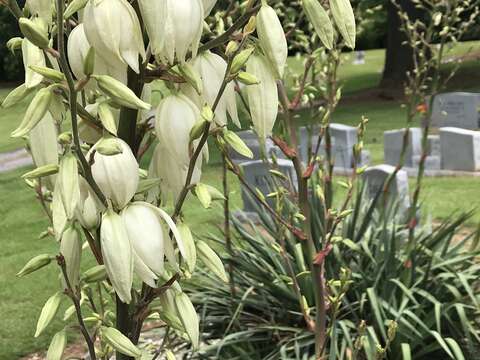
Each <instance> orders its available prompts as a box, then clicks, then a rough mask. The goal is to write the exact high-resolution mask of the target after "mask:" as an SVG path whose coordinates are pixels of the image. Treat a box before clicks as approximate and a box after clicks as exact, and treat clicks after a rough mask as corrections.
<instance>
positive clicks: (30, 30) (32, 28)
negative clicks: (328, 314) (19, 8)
mask: <svg viewBox="0 0 480 360" xmlns="http://www.w3.org/2000/svg"><path fill="white" fill-rule="evenodd" d="M18 25H19V26H20V31H21V32H22V34H23V35H24V36H25V37H26V38H27V39H28V40H29V41H30V42H31V43H32V44H33V45H35V46H38V47H39V48H40V49H45V48H48V36H47V33H46V31H45V30H44V28H43V27H42V26H41V25H40V24H38V23H36V22H34V21H32V20H30V19H27V18H26V17H22V18H20V19H19V20H18Z"/></svg>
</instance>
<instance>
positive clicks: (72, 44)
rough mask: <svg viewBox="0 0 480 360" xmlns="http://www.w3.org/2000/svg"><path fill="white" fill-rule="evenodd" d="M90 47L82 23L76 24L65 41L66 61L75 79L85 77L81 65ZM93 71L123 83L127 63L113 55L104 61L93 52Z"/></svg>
mask: <svg viewBox="0 0 480 360" xmlns="http://www.w3.org/2000/svg"><path fill="white" fill-rule="evenodd" d="M90 47H91V45H90V43H89V42H88V39H87V36H86V35H85V28H84V25H83V24H78V25H77V26H76V27H75V28H74V29H73V30H72V32H71V33H70V35H69V36H68V42H67V54H68V61H69V63H70V67H71V68H72V72H73V74H74V75H75V77H76V78H77V79H83V78H85V73H84V71H83V66H84V62H85V58H86V56H87V54H88V51H89V50H90ZM94 73H95V74H98V75H109V76H111V77H113V78H115V79H117V80H118V81H121V82H123V83H124V84H126V83H127V65H126V64H125V63H124V62H122V61H121V60H118V59H116V58H115V57H111V58H110V59H109V60H108V62H106V61H105V60H103V58H102V57H101V56H100V55H99V54H98V53H97V52H95V68H94ZM87 86H93V82H89V83H88V84H87Z"/></svg>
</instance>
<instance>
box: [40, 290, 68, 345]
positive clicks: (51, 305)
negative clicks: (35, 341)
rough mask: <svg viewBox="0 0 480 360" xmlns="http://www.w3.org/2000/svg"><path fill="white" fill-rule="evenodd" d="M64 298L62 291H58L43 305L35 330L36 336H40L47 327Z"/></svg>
mask: <svg viewBox="0 0 480 360" xmlns="http://www.w3.org/2000/svg"><path fill="white" fill-rule="evenodd" d="M61 300H62V293H61V292H57V293H56V294H55V295H53V296H51V297H50V298H49V299H48V300H47V302H46V303H45V305H43V308H42V311H41V312H40V316H39V318H38V321H37V329H36V330H35V335H34V336H35V337H39V336H40V334H41V333H42V332H43V331H44V330H45V329H46V328H47V326H48V325H49V324H50V323H51V322H52V320H53V318H54V317H55V315H56V314H57V311H58V308H59V307H60V302H61Z"/></svg>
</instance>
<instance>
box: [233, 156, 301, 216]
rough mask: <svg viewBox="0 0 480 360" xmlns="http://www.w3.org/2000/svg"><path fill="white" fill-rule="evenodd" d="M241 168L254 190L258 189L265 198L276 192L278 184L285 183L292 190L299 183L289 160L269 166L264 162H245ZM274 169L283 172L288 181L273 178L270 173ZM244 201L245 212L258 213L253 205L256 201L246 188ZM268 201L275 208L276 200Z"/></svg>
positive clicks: (243, 188)
mask: <svg viewBox="0 0 480 360" xmlns="http://www.w3.org/2000/svg"><path fill="white" fill-rule="evenodd" d="M240 166H241V167H242V169H243V173H244V175H245V180H246V182H247V183H248V184H249V185H251V186H252V188H254V189H255V188H257V189H258V190H259V191H260V192H261V193H262V194H263V195H264V196H265V197H266V196H267V195H268V194H270V193H271V192H273V191H275V184H276V183H277V184H278V183H279V182H283V183H282V185H283V186H284V187H287V188H291V187H292V186H295V184H296V183H297V181H296V175H295V169H294V168H293V164H292V162H291V161H289V160H283V159H279V160H277V163H276V164H272V163H270V164H268V163H266V162H264V161H261V160H256V161H248V162H244V163H242V164H241V165H240ZM272 169H274V170H278V171H280V172H282V173H283V174H284V175H286V177H287V179H288V180H287V181H285V180H282V179H279V178H278V177H275V176H272V174H271V173H270V170H272ZM242 200H243V210H244V211H245V212H255V211H256V206H255V204H253V203H252V201H255V200H254V198H253V197H252V195H251V194H250V192H249V191H248V189H246V188H245V187H242ZM266 200H267V202H268V204H269V205H270V206H275V199H273V198H266Z"/></svg>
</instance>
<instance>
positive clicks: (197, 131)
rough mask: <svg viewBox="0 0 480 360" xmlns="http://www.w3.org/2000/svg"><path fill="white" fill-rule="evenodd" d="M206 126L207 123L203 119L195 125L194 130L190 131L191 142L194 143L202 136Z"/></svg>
mask: <svg viewBox="0 0 480 360" xmlns="http://www.w3.org/2000/svg"><path fill="white" fill-rule="evenodd" d="M206 124H207V121H206V120H205V119H204V118H203V117H202V118H201V119H200V120H198V121H197V122H196V123H195V124H194V125H193V127H192V129H191V130H190V142H193V141H195V140H197V139H198V138H199V137H200V136H202V134H203V131H204V130H205V125H206Z"/></svg>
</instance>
